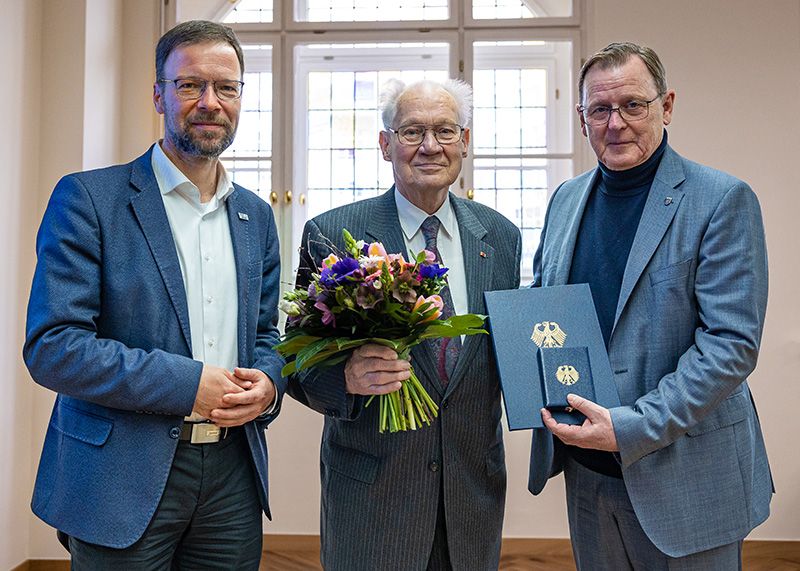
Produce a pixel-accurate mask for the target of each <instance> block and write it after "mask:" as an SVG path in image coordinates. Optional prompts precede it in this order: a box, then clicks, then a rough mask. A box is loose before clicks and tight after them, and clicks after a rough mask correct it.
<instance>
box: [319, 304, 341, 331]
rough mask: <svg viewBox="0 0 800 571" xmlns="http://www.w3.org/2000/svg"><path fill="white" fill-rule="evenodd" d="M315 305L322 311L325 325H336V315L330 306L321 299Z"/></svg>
mask: <svg viewBox="0 0 800 571" xmlns="http://www.w3.org/2000/svg"><path fill="white" fill-rule="evenodd" d="M314 307H316V308H317V309H319V310H320V311H321V312H322V324H323V325H332V326H333V327H336V316H335V315H333V312H332V311H331V310H330V308H328V306H327V305H325V304H324V303H322V302H321V301H318V302H317V303H315V304H314Z"/></svg>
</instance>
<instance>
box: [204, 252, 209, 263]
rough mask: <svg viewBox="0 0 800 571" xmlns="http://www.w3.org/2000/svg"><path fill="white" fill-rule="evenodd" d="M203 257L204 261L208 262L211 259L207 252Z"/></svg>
mask: <svg viewBox="0 0 800 571" xmlns="http://www.w3.org/2000/svg"><path fill="white" fill-rule="evenodd" d="M203 259H204V260H205V261H206V262H208V261H210V260H211V256H209V255H208V254H205V255H204V256H203Z"/></svg>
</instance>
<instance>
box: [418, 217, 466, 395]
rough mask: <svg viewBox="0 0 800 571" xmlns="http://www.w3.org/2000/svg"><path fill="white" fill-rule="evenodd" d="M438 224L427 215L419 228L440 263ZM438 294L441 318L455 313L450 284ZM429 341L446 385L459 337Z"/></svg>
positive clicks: (457, 347) (451, 369)
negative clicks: (437, 239)
mask: <svg viewBox="0 0 800 571" xmlns="http://www.w3.org/2000/svg"><path fill="white" fill-rule="evenodd" d="M439 226H441V222H440V221H439V219H438V218H437V217H436V216H428V217H427V218H426V219H425V220H424V222H423V223H422V226H420V230H422V235H423V236H425V249H426V250H428V251H429V252H433V254H434V255H435V256H436V262H437V263H439V264H441V263H442V256H441V254H439V248H438V247H437V245H436V237H437V236H438V235H439ZM439 296H441V298H442V303H443V305H444V307H443V308H442V318H443V319H447V318H449V317H452V316H453V315H455V307H454V306H453V296H452V295H451V294H450V286H449V285H446V286H444V288H442V291H440V292H439ZM431 343H432V345H433V349H434V355H435V356H436V369H437V372H438V374H439V378H440V379H441V381H442V384H443V385H444V386H447V383H448V382H449V381H450V375H452V374H453V369H455V366H456V361H458V351H459V350H460V349H461V337H452V338H438V339H431Z"/></svg>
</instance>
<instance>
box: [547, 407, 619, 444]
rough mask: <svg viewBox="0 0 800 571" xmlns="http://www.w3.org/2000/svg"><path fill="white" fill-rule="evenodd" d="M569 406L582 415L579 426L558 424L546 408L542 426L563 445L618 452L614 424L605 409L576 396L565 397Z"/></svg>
mask: <svg viewBox="0 0 800 571" xmlns="http://www.w3.org/2000/svg"><path fill="white" fill-rule="evenodd" d="M567 402H568V403H569V406H571V407H572V408H573V409H575V410H577V411H578V412H580V413H582V414H583V415H584V416H585V417H586V420H584V421H583V424H580V425H570V424H562V423H560V422H558V421H557V420H556V419H555V418H553V415H552V414H550V411H548V410H547V409H546V408H543V409H542V411H541V412H542V420H544V425H545V426H546V427H547V428H548V429H550V432H552V433H553V434H555V435H556V436H557V437H558V438H559V439H560V440H561V441H562V442H563V443H564V444H569V445H570V446H578V447H579V448H591V449H594V450H605V451H607V452H617V451H619V446H618V445H617V436H616V435H615V434H614V424H613V423H612V422H611V413H610V412H608V409H607V408H604V407H602V406H600V405H599V404H596V403H593V402H592V401H590V400H588V399H585V398H583V397H581V396H578V395H573V394H570V395H567Z"/></svg>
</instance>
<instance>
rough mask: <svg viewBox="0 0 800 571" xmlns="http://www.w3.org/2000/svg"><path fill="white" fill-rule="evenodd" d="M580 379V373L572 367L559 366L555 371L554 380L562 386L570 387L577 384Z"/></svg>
mask: <svg viewBox="0 0 800 571" xmlns="http://www.w3.org/2000/svg"><path fill="white" fill-rule="evenodd" d="M580 378H581V375H580V373H578V371H577V369H575V367H573V366H572V365H561V366H560V367H559V368H558V369H556V379H558V382H559V383H561V384H562V385H566V386H570V385H574V384H575V383H577V382H578V379H580Z"/></svg>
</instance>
